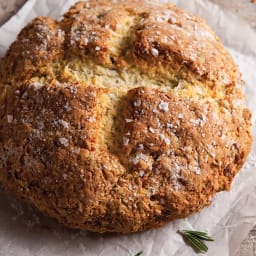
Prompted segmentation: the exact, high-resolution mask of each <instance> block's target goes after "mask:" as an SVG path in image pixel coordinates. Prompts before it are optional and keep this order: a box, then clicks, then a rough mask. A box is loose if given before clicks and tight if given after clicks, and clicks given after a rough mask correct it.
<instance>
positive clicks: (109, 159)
mask: <svg viewBox="0 0 256 256" xmlns="http://www.w3.org/2000/svg"><path fill="white" fill-rule="evenodd" d="M0 76H1V77H0V90H1V91H0V92H1V94H0V118H1V122H0V142H1V143H0V181H1V183H2V184H3V185H4V187H5V188H6V189H7V190H8V191H11V192H13V193H15V194H16V195H17V196H20V197H21V198H23V199H25V200H26V201H28V202H30V203H31V204H33V205H34V206H35V207H36V208H37V209H39V210H40V211H41V212H43V213H44V214H46V215H48V216H51V217H54V218H56V219H57V220H58V221H59V222H61V223H63V224H64V225H66V226H68V227H71V228H79V229H85V230H90V231H95V232H122V233H129V232H137V231H142V230H145V229H149V228H153V227H159V226H161V225H163V224H164V223H166V222H168V221H171V220H174V219H177V218H183V217H186V216H188V215H189V214H191V213H193V212H197V211H199V210H200V209H202V208H203V207H205V206H207V205H209V204H210V203H211V200H212V197H213V196H214V194H215V193H216V192H218V191H222V190H229V189H230V186H231V183H232V180H233V178H234V177H235V175H236V174H237V173H238V172H239V170H240V168H241V166H242V164H243V163H244V161H245V159H246V157H247V155H248V153H249V150H250V146H251V142H252V137H251V123H250V119H251V114H250V112H249V110H248V109H247V108H246V105H245V98H244V92H243V82H242V80H241V75H240V72H239V70H238V68H237V66H236V64H235V63H234V61H233V59H232V57H231V56H230V54H229V53H228V52H227V51H226V50H225V48H224V47H223V45H222V43H221V42H220V39H219V38H218V37H217V36H216V35H215V34H214V33H213V32H212V30H211V29H210V28H209V27H208V26H207V25H206V23H205V22H204V21H203V20H202V19H201V18H198V17H196V16H194V15H192V14H190V13H187V12H185V11H183V10H180V9H178V8H176V7H175V6H173V5H170V4H159V3H158V2H154V1H146V0H144V1H141V0H121V1H120V0H119V1H114V0H112V1H111V0H98V1H97V0H91V1H84V2H78V3H77V4H75V5H74V6H73V7H71V8H70V10H69V11H68V12H67V13H65V14H64V18H63V19H62V20H61V21H59V22H57V21H55V20H53V19H51V18H49V17H38V18H36V19H34V20H33V21H32V22H31V23H29V24H28V25H27V26H26V27H25V28H24V29H23V30H22V31H21V32H20V34H19V35H18V37H17V40H16V41H15V42H14V43H13V44H12V45H11V47H10V49H9V50H8V52H7V53H6V55H5V57H4V58H3V60H2V62H1V70H0Z"/></svg>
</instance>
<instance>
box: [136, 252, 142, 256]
mask: <svg viewBox="0 0 256 256" xmlns="http://www.w3.org/2000/svg"><path fill="white" fill-rule="evenodd" d="M142 254H143V251H140V252H138V253H136V254H135V255H134V256H140V255H142Z"/></svg>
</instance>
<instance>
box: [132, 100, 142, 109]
mask: <svg viewBox="0 0 256 256" xmlns="http://www.w3.org/2000/svg"><path fill="white" fill-rule="evenodd" d="M133 104H134V106H135V107H139V106H140V105H141V99H137V100H136V101H134V103H133Z"/></svg>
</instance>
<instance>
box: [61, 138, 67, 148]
mask: <svg viewBox="0 0 256 256" xmlns="http://www.w3.org/2000/svg"><path fill="white" fill-rule="evenodd" d="M59 142H60V144H61V145H63V146H64V147H67V146H68V145H69V143H68V139H66V138H60V139H59Z"/></svg>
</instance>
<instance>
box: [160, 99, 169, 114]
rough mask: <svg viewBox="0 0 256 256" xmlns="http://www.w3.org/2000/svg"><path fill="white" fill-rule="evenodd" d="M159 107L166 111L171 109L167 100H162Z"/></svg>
mask: <svg viewBox="0 0 256 256" xmlns="http://www.w3.org/2000/svg"><path fill="white" fill-rule="evenodd" d="M158 107H159V109H161V110H163V111H164V112H168V111H169V105H168V103H167V102H164V101H161V102H160V103H159V105H158Z"/></svg>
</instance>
